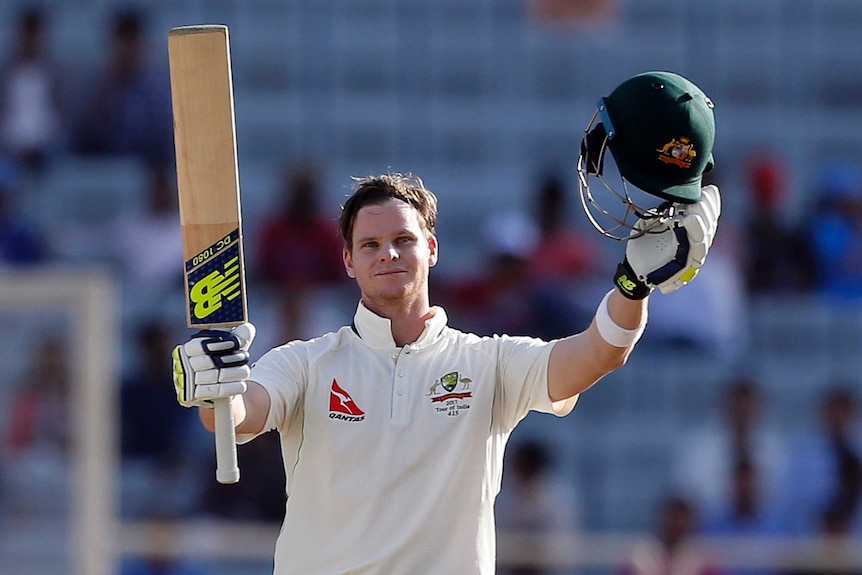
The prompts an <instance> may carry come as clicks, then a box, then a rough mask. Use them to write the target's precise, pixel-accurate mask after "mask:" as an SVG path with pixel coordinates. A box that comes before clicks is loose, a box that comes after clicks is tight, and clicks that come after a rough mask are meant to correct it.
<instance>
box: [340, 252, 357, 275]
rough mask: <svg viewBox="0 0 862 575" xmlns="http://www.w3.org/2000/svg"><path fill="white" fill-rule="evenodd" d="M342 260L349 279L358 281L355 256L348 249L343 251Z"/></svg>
mask: <svg viewBox="0 0 862 575" xmlns="http://www.w3.org/2000/svg"><path fill="white" fill-rule="evenodd" d="M341 260H342V261H343V262H344V269H345V270H347V277H349V278H353V279H356V272H355V271H353V254H351V253H350V250H348V249H347V248H346V247H345V248H344V249H343V250H342V251H341Z"/></svg>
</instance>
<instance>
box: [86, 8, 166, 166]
mask: <svg viewBox="0 0 862 575" xmlns="http://www.w3.org/2000/svg"><path fill="white" fill-rule="evenodd" d="M144 26H145V23H144V17H143V14H142V13H140V12H139V11H138V10H137V9H123V10H120V11H118V12H116V13H115V14H114V16H113V19H112V21H111V27H110V41H109V44H108V45H107V46H106V50H105V54H108V55H109V57H110V61H109V62H108V63H107V66H106V68H105V69H104V70H103V71H102V73H101V74H100V76H99V77H98V78H95V79H94V80H93V81H92V82H90V84H89V85H88V88H87V90H88V92H87V93H86V94H85V99H84V105H83V111H82V113H81V115H80V116H79V117H78V119H77V122H76V123H75V126H74V128H73V130H74V131H73V134H72V151H73V152H76V153H79V154H82V155H95V156H123V155H133V156H137V157H140V158H141V159H143V160H144V161H146V162H148V163H149V164H152V165H155V166H160V167H162V168H164V167H170V166H173V163H174V148H173V145H174V144H173V116H172V112H171V96H170V81H169V80H168V76H167V74H164V73H162V70H160V69H156V67H155V66H154V64H153V63H152V62H150V61H149V59H148V53H147V51H146V42H145V29H144Z"/></svg>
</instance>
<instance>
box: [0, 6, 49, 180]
mask: <svg viewBox="0 0 862 575" xmlns="http://www.w3.org/2000/svg"><path fill="white" fill-rule="evenodd" d="M46 28H47V22H46V20H45V15H44V14H43V12H42V11H41V10H40V9H39V8H36V7H26V8H23V9H21V10H20V11H19V13H18V16H17V31H16V33H17V38H16V41H17V44H16V46H15V47H14V48H13V49H12V50H11V51H10V53H11V54H12V56H11V58H10V60H9V61H8V62H6V64H5V66H4V68H3V71H2V75H0V78H2V81H0V142H2V150H3V151H4V152H5V153H6V154H8V155H9V156H10V157H11V158H13V159H14V160H15V161H17V162H20V163H21V165H22V166H23V167H24V168H25V169H26V170H27V171H29V172H39V171H41V170H42V169H43V168H44V167H45V165H46V164H47V162H48V160H49V159H50V156H51V154H53V153H54V152H56V151H58V149H59V148H60V146H61V143H62V140H63V133H62V132H63V127H62V122H61V117H62V114H61V112H60V109H61V103H60V97H59V90H60V86H59V80H58V78H59V77H58V74H57V70H56V69H55V68H54V65H53V63H52V62H50V61H49V59H48V57H47V55H46V53H45V34H46Z"/></svg>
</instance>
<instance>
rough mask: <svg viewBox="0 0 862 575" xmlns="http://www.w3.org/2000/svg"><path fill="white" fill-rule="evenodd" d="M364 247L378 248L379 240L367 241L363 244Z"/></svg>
mask: <svg viewBox="0 0 862 575" xmlns="http://www.w3.org/2000/svg"><path fill="white" fill-rule="evenodd" d="M362 247H363V248H376V247H377V242H365V243H363V244H362Z"/></svg>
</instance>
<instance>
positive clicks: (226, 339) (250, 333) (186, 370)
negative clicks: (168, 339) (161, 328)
mask: <svg viewBox="0 0 862 575" xmlns="http://www.w3.org/2000/svg"><path fill="white" fill-rule="evenodd" d="M254 335H255V328H254V325H252V324H250V323H244V324H241V325H238V326H237V327H235V328H233V329H232V330H220V329H206V330H201V331H198V332H196V333H195V334H194V335H192V337H191V338H190V339H189V341H187V342H186V343H184V344H182V345H178V346H176V347H175V348H174V349H173V352H172V353H171V357H172V359H173V379H174V389H175V391H176V393H177V401H178V402H179V403H180V405H182V406H185V407H212V406H213V403H212V400H214V399H221V398H229V397H231V396H234V395H238V394H240V393H245V390H246V383H245V380H246V379H248V376H249V373H251V368H250V367H249V365H248V360H249V353H248V348H249V347H250V346H251V342H252V341H253V340H254Z"/></svg>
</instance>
